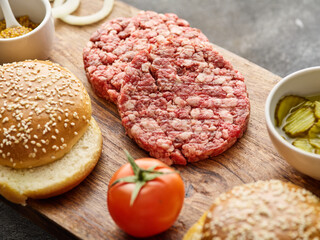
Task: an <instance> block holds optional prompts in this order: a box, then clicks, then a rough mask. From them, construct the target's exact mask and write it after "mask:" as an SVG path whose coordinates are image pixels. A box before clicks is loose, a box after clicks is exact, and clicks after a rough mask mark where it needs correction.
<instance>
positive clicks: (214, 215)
mask: <svg viewBox="0 0 320 240" xmlns="http://www.w3.org/2000/svg"><path fill="white" fill-rule="evenodd" d="M319 219H320V200H319V198H318V197H316V196H315V195H313V194H312V193H311V192H309V191H307V190H305V189H304V188H301V187H298V186H296V185H294V184H291V183H285V182H282V181H279V180H270V181H258V182H255V183H251V184H245V185H242V186H238V187H235V188H233V189H232V190H231V191H229V192H227V193H223V194H222V195H220V196H219V197H218V198H216V200H215V201H214V203H213V205H212V206H211V208H210V209H209V211H208V212H206V213H205V217H203V218H202V220H201V219H200V220H201V221H200V220H199V221H198V223H197V224H195V225H194V226H193V227H192V228H191V229H190V230H189V232H188V233H187V234H186V236H185V238H184V240H190V239H193V240H200V239H201V240H208V239H217V240H218V239H221V240H222V239H261V240H264V239H288V240H289V239H320V222H319Z"/></svg>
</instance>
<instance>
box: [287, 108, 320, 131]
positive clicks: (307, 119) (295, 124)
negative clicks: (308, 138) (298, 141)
mask: <svg viewBox="0 0 320 240" xmlns="http://www.w3.org/2000/svg"><path fill="white" fill-rule="evenodd" d="M315 120H316V118H315V116H314V113H313V109H312V108H311V107H302V108H299V109H298V110H296V111H294V112H293V113H291V114H290V116H289V117H288V118H287V121H286V125H285V126H284V127H283V130H284V131H285V133H286V134H288V135H289V136H291V137H297V136H301V135H302V134H303V133H305V132H306V131H307V130H308V129H309V128H311V127H312V125H313V124H314V122H315Z"/></svg>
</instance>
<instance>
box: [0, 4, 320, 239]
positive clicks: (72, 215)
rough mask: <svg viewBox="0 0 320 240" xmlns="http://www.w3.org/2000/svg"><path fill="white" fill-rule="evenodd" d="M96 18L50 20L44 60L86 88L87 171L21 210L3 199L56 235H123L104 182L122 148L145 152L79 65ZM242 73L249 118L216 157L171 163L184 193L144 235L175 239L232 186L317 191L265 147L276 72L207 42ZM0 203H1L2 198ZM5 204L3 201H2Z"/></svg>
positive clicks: (122, 10)
mask: <svg viewBox="0 0 320 240" xmlns="http://www.w3.org/2000/svg"><path fill="white" fill-rule="evenodd" d="M98 3H99V4H98V5H97V1H90V0H86V1H82V2H81V9H80V10H79V11H78V12H77V13H79V14H88V13H90V12H93V11H96V10H98V9H99V8H100V7H101V5H102V2H101V1H100V2H98ZM137 12H138V10H137V9H135V8H133V7H130V6H128V5H126V4H124V3H121V2H116V3H115V6H114V9H113V12H112V14H111V15H110V16H109V17H108V19H112V18H115V17H130V16H133V15H135V14H136V13H137ZM101 23H102V22H99V23H97V24H93V25H90V26H84V27H77V26H70V25H67V24H65V23H63V22H61V21H59V20H57V21H56V22H55V24H56V38H55V45H54V50H53V51H52V53H51V57H50V60H52V61H54V62H57V63H59V64H61V65H62V66H65V67H67V68H69V69H70V70H71V71H72V72H73V73H75V74H76V76H78V77H79V78H80V79H81V80H82V82H83V83H84V85H85V86H86V88H87V90H88V92H89V94H90V96H91V99H92V104H93V115H94V117H95V118H96V120H97V121H98V124H99V126H100V127H101V130H102V134H103V153H102V156H101V158H100V161H99V163H98V165H97V166H96V168H95V169H94V171H93V172H92V174H91V175H90V176H89V177H88V178H87V179H86V180H85V181H84V182H82V183H81V184H80V185H79V186H78V187H76V188H75V189H73V190H72V191H70V192H68V193H66V194H63V195H61V196H58V197H54V198H51V199H47V200H37V201H35V200H30V201H29V202H28V206H27V207H21V206H18V205H14V204H10V203H8V204H10V205H11V206H13V207H14V208H16V209H18V210H19V211H20V212H21V213H23V214H25V215H26V216H28V217H29V218H31V219H33V220H34V221H36V222H37V223H38V224H40V225H41V226H43V227H44V228H45V229H47V230H49V231H51V232H53V233H54V234H55V235H56V236H58V237H59V238H62V239H68V238H74V237H77V238H81V239H95V240H96V239H114V240H119V239H131V237H130V236H128V235H126V234H125V233H124V232H122V231H121V230H120V229H119V228H117V226H116V225H115V223H114V222H113V221H112V219H111V217H110V215H109V213H108V209H107V205H106V193H107V185H108V182H109V179H110V178H111V176H112V174H113V173H114V172H115V171H116V170H117V169H118V168H119V167H120V166H121V165H123V164H125V163H126V158H125V156H124V153H123V149H127V150H129V152H130V153H131V154H132V155H133V157H135V158H139V157H145V156H147V153H146V152H144V151H143V150H141V149H140V148H139V147H138V146H137V145H136V144H135V143H134V142H133V141H132V140H131V139H130V138H129V137H127V136H126V134H125V131H124V128H123V127H122V125H121V122H120V117H119V114H118V112H117V109H116V107H115V105H113V104H110V103H108V102H106V101H104V100H103V99H100V98H98V97H97V96H96V95H95V94H94V93H93V91H92V89H91V86H90V84H89V83H88V81H87V79H86V76H85V72H84V70H83V62H82V49H83V47H84V46H85V44H86V43H87V41H88V40H89V37H90V35H91V34H92V33H93V32H94V31H95V30H96V29H97V28H98V27H99V26H100V25H101ZM215 48H216V50H217V51H219V52H220V53H222V55H223V56H224V57H225V59H227V60H229V61H230V62H231V63H232V64H233V65H234V67H235V68H236V69H238V70H239V71H240V72H241V73H242V74H243V75H244V77H245V79H246V84H247V88H248V92H249V97H250V102H251V116H250V122H249V126H248V130H247V131H246V133H245V134H244V136H243V137H242V138H241V139H240V140H239V141H238V142H237V143H236V144H235V145H234V146H233V147H231V148H230V149H229V150H228V151H226V152H225V153H223V154H222V155H220V156H218V157H215V158H212V159H209V160H205V161H201V162H198V163H194V164H189V165H188V166H177V167H176V168H177V169H178V170H179V171H180V172H181V175H182V178H183V180H184V182H185V185H186V196H185V202H184V206H183V209H182V211H181V213H180V216H179V218H178V220H177V221H176V222H175V224H174V225H173V226H172V227H171V228H170V229H169V230H168V231H166V232H164V233H162V234H160V235H157V236H155V237H153V238H150V239H172V240H176V239H182V237H183V235H184V233H185V232H186V231H187V229H188V228H189V227H190V226H191V225H192V224H193V223H194V222H196V220H197V219H198V218H199V217H200V216H201V215H202V213H203V212H204V211H205V210H206V209H207V208H208V207H209V205H210V203H211V202H212V201H213V199H214V198H215V197H216V196H218V195H219V194H220V193H222V192H224V191H226V190H229V189H231V188H232V187H233V186H236V185H240V184H243V183H248V182H253V181H256V180H268V179H273V178H275V179H281V180H287V181H291V182H293V183H295V184H297V185H300V186H303V187H305V188H307V189H309V190H311V191H312V192H314V193H315V194H316V195H318V196H319V195H320V182H318V181H316V180H313V179H311V178H309V177H306V176H304V175H302V174H300V173H298V172H297V171H295V170H294V169H293V168H292V167H291V166H289V165H288V164H287V163H286V162H285V161H284V160H283V159H282V158H281V157H280V156H279V155H278V153H277V152H276V150H275V149H274V147H273V146H272V145H271V142H270V140H269V137H268V134H267V130H266V127H265V118H264V104H265V100H266V98H267V95H268V93H269V91H270V90H271V88H272V87H273V86H274V85H275V84H276V83H277V82H278V81H279V80H280V77H278V76H276V75H274V74H272V73H270V72H268V71H267V70H265V69H263V68H261V67H259V66H257V65H255V64H253V63H251V62H249V61H247V60H245V59H243V58H241V57H239V56H237V55H235V54H233V53H231V52H228V51H227V50H225V49H222V48H220V47H218V46H215ZM3 201H5V200H3ZM6 202H7V201H6Z"/></svg>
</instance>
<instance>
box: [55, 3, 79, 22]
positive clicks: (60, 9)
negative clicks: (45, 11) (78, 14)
mask: <svg viewBox="0 0 320 240" xmlns="http://www.w3.org/2000/svg"><path fill="white" fill-rule="evenodd" d="M63 2H64V0H55V1H54V3H53V8H52V16H53V17H54V18H61V17H64V16H67V15H69V14H71V13H73V12H74V11H75V10H77V8H78V7H79V5H80V0H67V1H66V2H65V3H63Z"/></svg>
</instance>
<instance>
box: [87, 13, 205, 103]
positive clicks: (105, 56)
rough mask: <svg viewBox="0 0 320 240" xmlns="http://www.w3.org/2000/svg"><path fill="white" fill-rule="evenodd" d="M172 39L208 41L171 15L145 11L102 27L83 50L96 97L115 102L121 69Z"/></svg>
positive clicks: (121, 77) (123, 70) (120, 82)
mask: <svg viewBox="0 0 320 240" xmlns="http://www.w3.org/2000/svg"><path fill="white" fill-rule="evenodd" d="M176 36H183V37H185V38H187V39H198V40H200V41H203V42H208V39H207V37H205V36H204V35H203V34H202V33H201V32H200V30H198V29H195V28H191V27H190V26H189V23H188V22H187V21H185V20H183V19H180V18H178V17H177V16H176V15H175V14H158V13H155V12H151V11H147V12H140V13H139V14H138V15H137V16H136V17H133V18H116V19H114V20H111V21H109V22H107V23H105V24H103V25H102V27H101V28H100V29H98V30H97V31H96V32H95V33H94V34H93V35H92V36H91V38H90V41H89V42H88V44H87V46H86V47H85V48H84V51H83V60H84V67H85V70H86V74H87V77H88V79H89V81H90V83H91V85H92V87H93V89H94V90H95V92H96V94H97V95H99V96H100V97H103V98H105V99H107V100H110V101H112V102H114V103H117V98H118V95H119V92H120V89H121V84H122V82H123V78H124V75H125V68H126V67H127V65H128V63H130V62H131V60H132V59H133V57H134V56H135V55H136V54H137V53H138V52H139V51H141V50H145V49H148V48H149V47H150V46H152V45H154V44H157V43H159V42H161V41H163V39H165V38H167V37H176Z"/></svg>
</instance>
